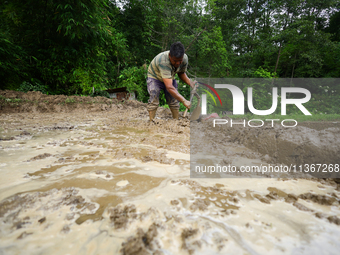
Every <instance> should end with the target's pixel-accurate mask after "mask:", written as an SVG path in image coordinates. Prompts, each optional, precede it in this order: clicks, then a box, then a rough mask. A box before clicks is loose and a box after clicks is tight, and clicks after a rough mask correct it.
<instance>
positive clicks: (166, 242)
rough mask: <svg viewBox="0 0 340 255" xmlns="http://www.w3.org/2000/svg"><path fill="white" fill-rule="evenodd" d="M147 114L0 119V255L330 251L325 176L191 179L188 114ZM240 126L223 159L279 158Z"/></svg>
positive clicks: (332, 236)
mask: <svg viewBox="0 0 340 255" xmlns="http://www.w3.org/2000/svg"><path fill="white" fill-rule="evenodd" d="M100 107H102V106H100ZM157 116H158V118H156V121H155V123H153V124H151V125H150V124H149V123H148V116H147V112H146V109H145V107H144V106H143V105H140V104H135V105H134V104H130V105H122V106H120V107H119V106H117V105H114V106H110V107H109V108H108V109H105V110H100V111H97V112H91V111H73V112H66V113H61V112H57V113H51V112H48V113H32V112H25V113H9V114H1V115H0V137H1V141H0V254H338V251H339V248H340V237H339V236H340V218H339V217H340V207H339V206H340V204H339V201H340V192H339V188H338V184H337V183H336V182H335V181H334V180H331V179H327V180H324V179H317V178H309V179H307V178H214V179H206V178H205V179H201V178H198V179H192V178H190V170H189V169H190V146H189V145H190V132H189V130H190V123H189V121H188V120H187V119H181V120H179V121H175V120H171V119H170V118H169V117H170V116H171V114H170V112H169V110H167V109H162V108H160V109H159V110H158V112H157ZM333 124H334V123H333ZM333 124H332V125H333ZM304 128H309V129H308V130H307V129H306V130H305V129H304ZM329 128H330V130H328V131H332V130H333V129H334V128H335V129H337V128H339V126H335V127H334V126H330V127H329ZM301 130H302V131H303V132H314V131H315V132H325V131H324V130H325V129H320V128H319V130H318V129H317V128H315V129H313V127H301ZM326 131H327V130H326ZM328 131H327V132H328ZM333 131H334V130H333ZM333 131H332V132H333ZM242 132H243V131H242ZM242 132H241V131H240V132H235V135H233V134H228V136H230V137H229V138H228V143H230V147H229V150H228V151H229V152H228V153H229V154H228V160H230V161H231V162H234V163H235V164H236V163H237V162H243V161H245V160H251V161H252V162H258V163H261V162H263V163H268V162H275V161H277V162H278V161H279V160H280V158H279V157H274V156H273V155H274V154H273V155H268V153H266V152H265V151H261V150H260V149H257V148H255V147H252V146H250V145H249V144H247V143H246V142H244V141H245V140H247V139H241V137H242V135H241V133H242ZM332 132H330V133H331V134H335V136H336V137H337V134H338V133H337V132H338V131H337V130H336V131H334V132H333V133H332ZM244 135H246V134H244ZM292 137H293V138H294V135H292V136H289V137H288V138H287V139H286V140H289V139H293V138H292ZM322 137H323V142H322V144H324V143H327V142H325V141H324V139H326V138H325V137H326V136H325V135H323V136H322ZM233 138H235V139H233ZM332 139H333V138H332ZM293 140H294V139H293ZM263 148H264V147H263ZM337 148H338V147H336V146H335V147H334V150H337ZM263 150H265V149H263ZM280 163H282V162H280Z"/></svg>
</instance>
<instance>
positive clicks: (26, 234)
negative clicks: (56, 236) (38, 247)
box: [17, 231, 33, 239]
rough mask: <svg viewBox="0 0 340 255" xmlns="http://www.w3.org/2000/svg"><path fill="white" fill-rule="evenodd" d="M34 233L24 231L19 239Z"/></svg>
mask: <svg viewBox="0 0 340 255" xmlns="http://www.w3.org/2000/svg"><path fill="white" fill-rule="evenodd" d="M32 234H33V233H27V232H26V231H24V232H23V233H22V234H21V235H20V236H18V238H17V239H24V238H25V237H26V236H29V235H32Z"/></svg>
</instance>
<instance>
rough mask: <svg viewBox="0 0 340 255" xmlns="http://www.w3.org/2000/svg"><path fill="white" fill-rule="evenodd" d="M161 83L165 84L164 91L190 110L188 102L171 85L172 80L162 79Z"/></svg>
mask: <svg viewBox="0 0 340 255" xmlns="http://www.w3.org/2000/svg"><path fill="white" fill-rule="evenodd" d="M189 81H190V80H189ZM163 82H164V84H165V88H166V90H167V91H168V92H169V93H170V95H172V96H173V97H174V98H175V99H177V100H178V101H180V102H181V103H182V104H183V105H184V106H185V107H186V108H188V109H190V107H191V103H190V101H188V100H186V99H185V98H184V97H183V96H182V95H181V94H180V93H178V91H177V90H176V88H175V87H174V86H173V85H172V79H164V78H163Z"/></svg>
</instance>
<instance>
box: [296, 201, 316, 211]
mask: <svg viewBox="0 0 340 255" xmlns="http://www.w3.org/2000/svg"><path fill="white" fill-rule="evenodd" d="M293 205H294V206H295V207H296V208H297V209H299V210H301V211H305V212H314V210H312V209H309V208H308V207H306V206H304V205H303V204H300V203H298V202H294V203H293Z"/></svg>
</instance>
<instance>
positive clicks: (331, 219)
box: [327, 216, 340, 225]
mask: <svg viewBox="0 0 340 255" xmlns="http://www.w3.org/2000/svg"><path fill="white" fill-rule="evenodd" d="M327 219H328V221H329V222H330V223H334V224H336V225H340V218H338V217H337V216H329V217H328V218H327Z"/></svg>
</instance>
